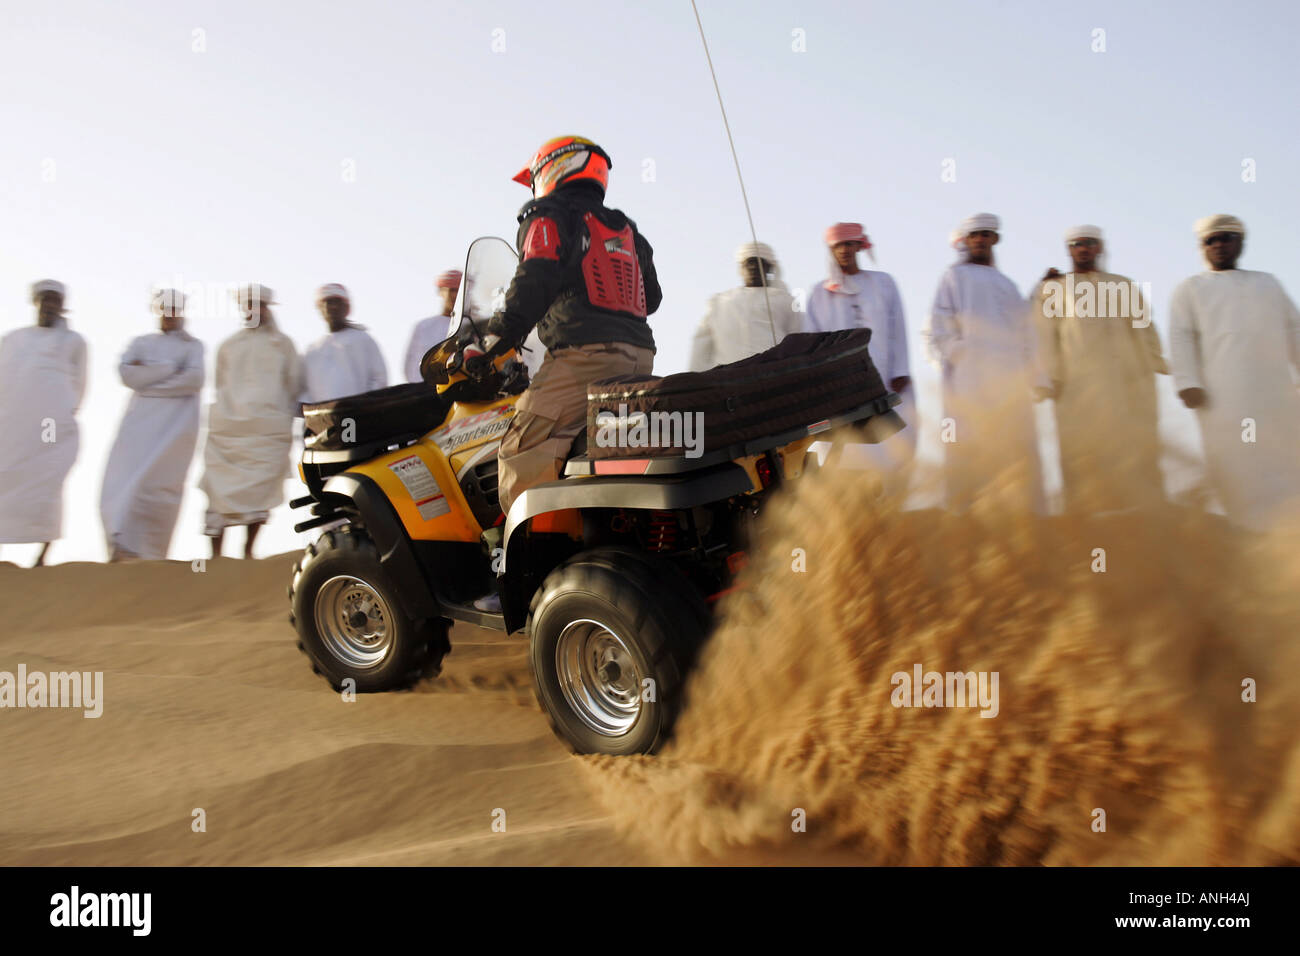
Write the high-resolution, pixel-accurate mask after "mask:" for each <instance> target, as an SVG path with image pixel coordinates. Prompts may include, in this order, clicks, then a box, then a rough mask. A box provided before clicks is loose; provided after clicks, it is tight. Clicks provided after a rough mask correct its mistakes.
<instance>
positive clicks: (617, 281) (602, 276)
mask: <svg viewBox="0 0 1300 956" xmlns="http://www.w3.org/2000/svg"><path fill="white" fill-rule="evenodd" d="M582 221H583V224H584V225H585V226H586V227H587V237H586V238H587V243H586V246H587V249H586V251H585V252H584V253H583V255H582V277H583V279H584V280H585V281H586V286H587V300H588V301H589V302H590V303H591V304H592V305H594V306H596V307H597V308H601V309H609V310H610V311H612V312H626V313H628V314H629V315H635V316H637V317H638V318H642V319H644V318H645V317H646V308H645V283H643V282H642V281H641V262H640V260H639V259H637V257H636V241H635V238H634V235H633V232H632V227H631V226H630V225H626V226H624V227H623V228H622V229H620V230H618V231H615V230H613V229H610V228H609V227H608V226H606V225H605V224H604V223H603V222H601V221H600V220H599V219H597V218H596V217H595V216H594V215H592V214H591V213H589V212H588V213H584V214H583V216H582Z"/></svg>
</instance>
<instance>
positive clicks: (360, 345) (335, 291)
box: [302, 282, 388, 405]
mask: <svg viewBox="0 0 1300 956" xmlns="http://www.w3.org/2000/svg"><path fill="white" fill-rule="evenodd" d="M316 306H317V308H319V309H320V313H321V315H322V316H323V317H324V319H325V322H326V324H327V325H328V326H329V333H328V334H327V335H325V336H324V337H322V338H320V339H317V340H316V341H315V342H313V343H312V344H311V345H309V346H308V347H307V351H306V352H304V353H303V357H302V364H303V377H304V379H305V382H306V385H305V389H304V391H303V397H302V401H303V404H306V405H311V404H313V403H315V402H326V401H331V400H332V399H336V398H344V397H346V396H348V395H360V394H361V393H362V392H373V391H374V390H375V389H378V388H384V387H386V386H387V385H388V369H387V368H386V367H385V365H384V357H383V355H381V354H380V352H379V346H378V345H377V344H376V343H375V340H374V339H372V338H371V337H370V333H368V332H367V331H366V330H365V328H364V327H362V326H360V325H357V324H356V323H355V322H352V321H350V320H349V319H348V316H349V315H350V314H351V313H352V300H351V297H350V296H349V295H348V290H347V289H345V288H344V287H343V286H341V285H339V284H338V283H336V282H331V283H329V284H327V285H323V286H321V287H320V289H318V290H317V292H316Z"/></svg>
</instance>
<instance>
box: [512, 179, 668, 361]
mask: <svg viewBox="0 0 1300 956" xmlns="http://www.w3.org/2000/svg"><path fill="white" fill-rule="evenodd" d="M604 198H605V197H604V194H603V193H602V192H601V190H600V187H599V186H596V185H594V184H587V183H574V184H572V185H569V186H561V187H560V188H559V189H557V190H556V191H555V192H554V193H552V194H551V195H550V196H545V197H543V198H542V199H535V200H533V201H531V202H529V203H527V204H526V205H525V206H524V207H523V209H521V210H520V211H519V234H518V237H517V239H516V244H517V246H518V247H519V250H520V253H521V255H522V259H521V261H520V263H519V268H518V270H516V272H515V277H514V279H513V281H512V282H511V283H510V288H509V290H507V292H506V300H505V309H504V311H502V312H501V313H499V314H498V315H496V316H494V317H493V319H492V321H491V322H490V323H489V324H488V331H490V332H494V333H496V334H497V335H500V336H501V337H502V338H503V339H505V340H506V341H507V342H510V343H512V344H518V343H519V342H522V341H523V340H524V338H525V337H527V335H528V333H529V332H530V331H532V328H533V326H534V325H536V326H537V334H538V337H539V338H540V339H541V340H542V344H544V345H545V346H546V347H547V348H548V349H551V350H555V349H560V348H564V347H565V346H570V345H589V344H593V343H601V342H627V343H629V344H631V345H637V346H641V347H643V348H648V349H650V350H651V351H653V350H654V347H655V341H654V334H653V333H652V332H651V331H650V326H649V324H648V323H647V321H646V316H647V315H650V314H652V313H653V312H654V311H655V310H656V309H658V308H659V303H660V301H661V300H662V299H663V292H662V291H661V290H660V288H659V279H658V277H657V276H656V275H655V267H654V250H652V249H651V248H650V243H648V242H646V240H645V238H644V237H643V236H642V235H641V234H640V233H639V232H637V229H636V223H634V222H632V220H631V219H628V218H627V216H625V215H623V213H621V212H620V211H619V210H617V209H608V208H606V206H605V203H604ZM629 245H630V246H631V247H632V248H628V247H629ZM633 252H634V253H635V255H633Z"/></svg>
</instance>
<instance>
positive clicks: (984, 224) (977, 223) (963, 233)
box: [948, 212, 1002, 262]
mask: <svg viewBox="0 0 1300 956" xmlns="http://www.w3.org/2000/svg"><path fill="white" fill-rule="evenodd" d="M985 229H987V230H988V231H989V232H997V233H1000V232H1001V231H1002V220H1000V219H999V218H998V217H997V216H995V215H993V213H991V212H977V213H976V214H975V215H973V216H967V217H966V218H965V219H963V220H962V221H961V224H960V225H958V226H957V228H956V229H954V230H953V231H952V232H950V233H949V234H948V244H949V245H951V246H952V247H953V248H954V249H956V250H957V255H958V258H959V261H960V262H967V261H969V259H970V251H969V250H968V249H967V248H966V237H967V236H969V235H970V234H971V233H972V232H983V231H984V230H985Z"/></svg>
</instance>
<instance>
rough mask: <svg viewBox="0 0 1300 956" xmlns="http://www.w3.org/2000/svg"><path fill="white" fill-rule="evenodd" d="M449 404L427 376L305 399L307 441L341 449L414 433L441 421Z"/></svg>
mask: <svg viewBox="0 0 1300 956" xmlns="http://www.w3.org/2000/svg"><path fill="white" fill-rule="evenodd" d="M449 408H450V403H449V402H447V401H444V400H443V399H442V398H441V397H440V396H439V395H438V392H437V390H436V389H435V388H434V387H433V386H432V385H428V384H426V383H424V382H414V383H412V384H409V385H393V386H391V387H390V388H379V389H375V390H374V391H373V392H362V393H361V394H360V395H348V396H346V397H345V398H336V399H332V400H331V401H328V402H316V403H315V404H313V405H304V406H303V424H304V425H305V426H306V431H307V434H306V437H305V438H304V439H303V447H305V448H309V449H312V450H317V451H338V450H342V449H345V448H355V447H358V446H361V445H371V444H376V443H378V442H381V441H384V440H390V441H392V442H398V441H401V440H403V439H410V438H416V437H418V436H420V435H423V434H425V433H426V432H429V431H432V430H433V429H435V428H437V427H438V426H439V425H441V424H442V422H443V419H445V418H446V417H447V411H448V409H449ZM349 420H350V421H351V423H352V424H351V426H350V427H349V426H348V421H349Z"/></svg>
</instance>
